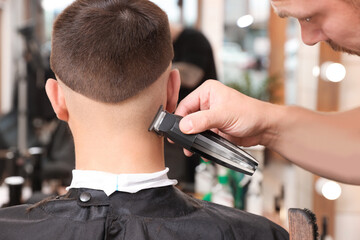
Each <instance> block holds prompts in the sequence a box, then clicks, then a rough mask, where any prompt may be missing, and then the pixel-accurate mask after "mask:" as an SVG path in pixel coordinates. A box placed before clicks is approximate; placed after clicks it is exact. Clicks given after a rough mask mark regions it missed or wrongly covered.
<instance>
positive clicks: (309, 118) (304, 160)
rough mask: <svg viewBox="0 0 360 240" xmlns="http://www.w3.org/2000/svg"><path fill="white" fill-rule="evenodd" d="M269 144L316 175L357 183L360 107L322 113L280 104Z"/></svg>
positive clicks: (359, 149)
mask: <svg viewBox="0 0 360 240" xmlns="http://www.w3.org/2000/svg"><path fill="white" fill-rule="evenodd" d="M279 109H280V110H279V113H278V114H277V116H276V117H274V121H276V122H273V123H272V124H273V126H272V129H276V131H274V132H276V134H274V135H273V138H272V141H271V142H270V143H269V147H270V148H271V149H273V150H275V151H277V152H279V153H280V154H281V155H283V156H284V157H286V158H287V159H288V160H290V161H292V162H293V163H295V164H297V165H299V166H300V167H303V168H305V169H307V170H309V171H311V172H313V173H315V174H318V175H320V176H324V177H327V178H331V179H334V180H338V181H340V182H344V183H351V184H360V174H359V169H360V124H359V121H358V120H359V119H360V110H353V111H349V112H344V113H336V114H322V113H316V112H312V111H309V110H306V109H302V108H299V107H279Z"/></svg>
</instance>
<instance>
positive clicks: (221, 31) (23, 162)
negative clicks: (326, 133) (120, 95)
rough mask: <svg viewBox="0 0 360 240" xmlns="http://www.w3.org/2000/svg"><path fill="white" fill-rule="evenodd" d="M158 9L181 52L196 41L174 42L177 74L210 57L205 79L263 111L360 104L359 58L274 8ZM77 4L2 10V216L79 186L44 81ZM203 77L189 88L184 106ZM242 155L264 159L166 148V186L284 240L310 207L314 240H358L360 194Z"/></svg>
mask: <svg viewBox="0 0 360 240" xmlns="http://www.w3.org/2000/svg"><path fill="white" fill-rule="evenodd" d="M152 1H153V2H154V3H155V4H157V5H158V6H159V7H160V8H162V9H163V10H164V11H165V12H166V13H167V15H168V18H169V22H170V29H171V30H173V29H175V30H174V31H177V34H175V36H176V38H178V39H176V38H175V39H173V43H174V48H175V44H176V41H177V40H179V39H180V37H183V38H184V37H185V38H186V35H184V34H183V33H182V31H187V30H189V29H191V31H193V32H194V33H193V34H194V36H198V37H195V38H194V39H191V40H189V41H186V40H185V39H183V41H182V43H181V42H180V41H178V42H177V44H178V49H177V50H175V51H174V54H175V56H174V60H173V66H174V67H178V66H179V68H181V67H182V64H193V63H186V61H187V58H191V57H187V56H186V54H190V55H192V57H194V55H195V54H193V53H192V52H191V51H194V52H196V51H197V49H201V51H200V52H201V54H200V55H198V56H196V57H197V58H198V59H197V60H198V61H199V62H208V61H210V62H211V61H212V62H213V64H212V65H211V66H206V68H202V69H200V67H199V66H195V67H196V69H197V70H199V71H200V74H201V76H206V79H216V80H218V81H220V82H221V83H223V84H225V85H227V86H229V87H231V88H234V89H235V90H237V91H239V92H241V93H243V94H245V95H248V96H250V97H253V98H255V99H258V100H260V101H266V102H270V103H274V104H279V105H296V106H301V107H304V108H307V109H311V110H314V111H321V112H337V111H346V110H349V109H352V108H355V107H357V106H358V105H359V104H360V94H358V93H359V92H360V79H359V76H360V68H359V66H360V58H359V57H357V56H352V55H349V54H346V53H340V52H335V51H333V50H332V49H331V48H330V47H329V46H328V45H327V44H325V43H318V44H316V45H314V46H307V45H305V44H304V43H303V42H302V40H301V29H300V26H299V23H298V21H297V19H295V18H280V17H278V16H277V15H276V13H275V12H274V10H273V9H272V7H271V4H270V1H269V0H152ZM72 2H73V0H62V1H54V0H0V207H1V208H5V207H10V206H14V205H19V204H25V203H27V204H33V203H36V202H38V201H41V200H43V199H45V198H47V197H49V196H56V195H61V194H65V193H66V191H67V190H66V187H67V186H69V185H70V183H71V177H72V170H73V169H74V168H75V155H74V144H73V139H72V136H71V133H70V131H69V129H68V126H67V123H66V122H63V121H60V120H58V119H57V117H56V114H55V113H54V111H53V109H52V107H51V104H50V102H49V100H48V98H47V95H46V92H45V82H46V80H47V79H49V78H55V75H54V73H53V72H52V70H51V68H50V62H49V59H50V54H51V33H52V25H53V23H54V21H55V19H56V17H57V16H58V15H59V14H60V13H61V11H62V10H64V8H66V7H67V6H68V5H69V4H71V3H72ZM195 33H196V34H195ZM190 36H191V35H190ZM196 38H197V39H196ZM199 39H200V40H201V41H200V42H199V43H197V41H198V40H199ZM206 40H207V41H206ZM204 41H205V43H204ZM182 44H192V45H193V46H192V50H190V52H188V53H186V52H184V53H181V51H182V50H183V49H186V47H184V46H182V47H181V46H180V45H182ZM206 44H208V45H209V48H207V49H206V47H204V46H205V45H206ZM203 48H204V49H203ZM190 49H191V48H190ZM177 54H178V55H179V56H177ZM202 58H206V59H202ZM184 71H185V70H184ZM181 74H182V71H180V75H181ZM188 75H192V72H191V73H189V74H188ZM194 75H195V74H194ZM184 78H185V76H184ZM200 78H202V77H200ZM200 78H199V79H197V78H195V77H194V78H193V79H194V81H197V82H195V83H194V84H190V85H187V86H185V87H184V88H186V90H184V91H183V95H184V96H185V95H187V94H188V93H190V92H191V91H192V90H194V89H195V88H196V87H197V86H198V85H200V84H201V82H199V81H200ZM191 79H192V78H191ZM201 81H203V80H201ZM189 86H190V87H189ZM181 88H183V85H181ZM189 89H190V90H189ZM180 91H181V90H180ZM181 95H182V94H180V97H184V96H181ZM239 104H241V103H239ZM310 141H311V140H310ZM314 141H316V139H314ZM240 147H241V146H240ZM241 149H243V150H244V151H246V152H247V153H249V154H250V155H252V156H253V157H254V158H255V159H256V160H257V161H258V166H257V167H256V170H255V172H252V173H251V174H249V173H244V172H238V171H235V170H233V169H230V168H227V167H224V166H222V165H219V164H217V163H214V162H213V161H208V160H206V159H205V158H203V157H201V156H200V155H198V154H194V155H193V156H191V157H185V155H184V153H183V150H182V147H180V146H179V145H177V144H176V143H175V144H171V143H168V142H167V141H165V164H166V167H168V168H169V169H170V171H169V173H168V176H169V178H170V179H176V180H177V181H178V184H177V187H178V188H179V189H181V190H182V191H184V192H186V193H188V194H189V195H191V196H193V197H194V198H198V199H203V200H205V201H212V202H215V203H217V204H222V205H225V206H228V207H232V208H238V209H240V210H243V211H246V212H250V213H253V214H256V215H261V216H264V217H266V218H268V219H270V220H271V221H273V222H275V223H277V224H279V225H280V226H282V227H283V228H285V229H286V230H287V231H290V228H291V224H290V221H289V219H290V216H289V214H290V213H289V209H307V210H310V211H311V212H312V213H313V214H315V216H316V223H317V227H318V238H317V239H326V240H329V239H333V240H342V239H346V240H351V239H359V237H358V236H359V235H360V228H359V227H358V226H360V204H359V202H360V187H358V186H355V185H349V184H343V183H340V182H336V181H333V180H331V179H326V178H323V177H320V176H317V175H314V174H313V173H311V172H309V171H307V170H305V169H303V168H301V167H299V166H297V165H295V164H293V163H291V162H290V161H288V160H287V159H285V158H284V157H282V156H281V155H279V154H278V153H276V152H274V151H272V150H270V149H268V148H266V147H264V146H261V145H257V146H252V147H241ZM298 151H299V152H301V151H302V149H298ZM314 161H316V159H314ZM340 161H341V159H340ZM299 229H300V228H299ZM298 231H301V230H298ZM294 239H295V238H294ZM299 239H300V238H299ZM314 239H315V238H314Z"/></svg>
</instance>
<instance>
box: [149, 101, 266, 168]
mask: <svg viewBox="0 0 360 240" xmlns="http://www.w3.org/2000/svg"><path fill="white" fill-rule="evenodd" d="M181 119H182V117H181V116H178V115H174V114H171V113H169V112H167V111H164V110H163V106H160V108H159V110H158V112H157V114H156V116H155V118H154V120H153V122H152V123H151V125H150V127H149V131H155V132H156V133H157V134H158V135H161V136H166V137H167V138H169V139H171V140H172V141H173V142H175V143H177V144H179V145H181V146H182V147H184V148H186V149H187V150H189V151H191V152H195V153H198V154H199V155H201V156H202V157H204V158H206V159H208V160H211V161H214V162H216V163H218V164H220V165H223V166H225V167H227V168H230V169H233V170H235V171H238V172H242V173H244V174H247V175H253V174H254V172H255V170H256V169H257V166H258V164H259V163H258V161H257V160H256V159H255V158H254V157H253V156H251V155H250V154H248V153H247V152H245V151H244V150H242V149H241V148H239V147H238V146H236V145H235V144H233V143H231V142H229V141H228V140H226V139H225V138H223V137H221V136H219V135H218V134H216V133H214V132H212V131H209V130H208V131H205V132H201V133H198V134H184V133H182V132H181V131H180V128H179V122H180V120H181Z"/></svg>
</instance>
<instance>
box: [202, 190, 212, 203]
mask: <svg viewBox="0 0 360 240" xmlns="http://www.w3.org/2000/svg"><path fill="white" fill-rule="evenodd" d="M211 198H212V193H211V192H209V193H207V194H205V195H204V197H203V198H202V200H204V201H208V202H211Z"/></svg>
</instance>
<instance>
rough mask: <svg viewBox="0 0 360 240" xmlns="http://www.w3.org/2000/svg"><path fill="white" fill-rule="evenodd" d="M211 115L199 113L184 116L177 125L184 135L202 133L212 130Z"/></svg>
mask: <svg viewBox="0 0 360 240" xmlns="http://www.w3.org/2000/svg"><path fill="white" fill-rule="evenodd" d="M211 119H213V118H212V117H211V113H210V112H208V111H200V112H196V113H192V114H189V115H187V116H185V117H184V118H183V119H182V120H181V121H180V123H179V127H180V130H181V131H182V132H183V133H186V134H194V133H199V132H203V131H205V130H208V129H210V128H212V125H213V124H211Z"/></svg>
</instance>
